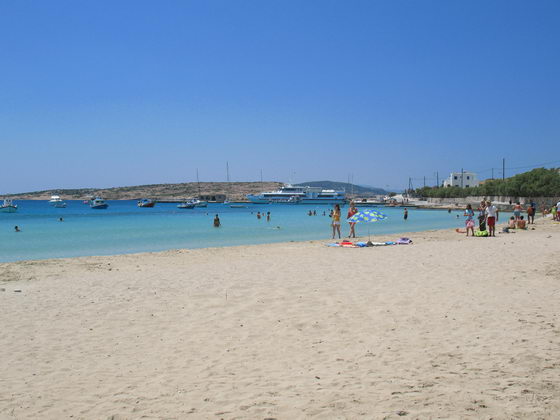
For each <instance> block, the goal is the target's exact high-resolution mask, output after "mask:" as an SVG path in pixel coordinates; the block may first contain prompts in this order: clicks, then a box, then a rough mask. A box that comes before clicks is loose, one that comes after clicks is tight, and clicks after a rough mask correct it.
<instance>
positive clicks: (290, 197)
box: [247, 184, 346, 204]
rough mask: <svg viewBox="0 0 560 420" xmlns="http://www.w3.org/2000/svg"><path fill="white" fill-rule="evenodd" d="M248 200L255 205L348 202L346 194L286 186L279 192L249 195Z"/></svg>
mask: <svg viewBox="0 0 560 420" xmlns="http://www.w3.org/2000/svg"><path fill="white" fill-rule="evenodd" d="M247 199H248V200H249V201H250V202H251V203H255V204H268V203H285V204H344V203H345V202H346V192H344V191H335V190H324V189H323V188H320V187H307V186H306V187H296V186H292V185H290V184H286V185H284V186H283V187H282V188H280V189H279V190H278V191H266V192H262V193H260V194H248V195H247Z"/></svg>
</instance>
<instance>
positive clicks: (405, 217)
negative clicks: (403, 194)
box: [403, 207, 408, 221]
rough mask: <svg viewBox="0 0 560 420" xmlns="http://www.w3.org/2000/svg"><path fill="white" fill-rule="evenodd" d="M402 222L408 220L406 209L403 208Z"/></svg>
mask: <svg viewBox="0 0 560 420" xmlns="http://www.w3.org/2000/svg"><path fill="white" fill-rule="evenodd" d="M403 217H404V220H405V221H406V219H408V210H407V209H406V207H405V208H404V214H403Z"/></svg>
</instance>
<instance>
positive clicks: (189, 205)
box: [177, 201, 195, 209]
mask: <svg viewBox="0 0 560 420" xmlns="http://www.w3.org/2000/svg"><path fill="white" fill-rule="evenodd" d="M194 207H195V204H194V203H193V202H192V201H185V202H183V203H181V204H179V205H177V208H178V209H194Z"/></svg>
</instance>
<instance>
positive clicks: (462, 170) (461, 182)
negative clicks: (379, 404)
mask: <svg viewBox="0 0 560 420" xmlns="http://www.w3.org/2000/svg"><path fill="white" fill-rule="evenodd" d="M463 172H464V170H463V168H461V188H463Z"/></svg>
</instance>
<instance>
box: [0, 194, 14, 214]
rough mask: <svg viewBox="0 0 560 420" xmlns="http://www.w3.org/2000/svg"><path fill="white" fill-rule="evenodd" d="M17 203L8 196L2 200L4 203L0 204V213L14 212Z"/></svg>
mask: <svg viewBox="0 0 560 420" xmlns="http://www.w3.org/2000/svg"><path fill="white" fill-rule="evenodd" d="M17 208H18V207H17V205H16V204H14V203H13V201H12V200H11V199H9V198H6V199H5V200H4V203H3V204H2V205H1V206H0V213H15V212H16V211H17Z"/></svg>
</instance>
